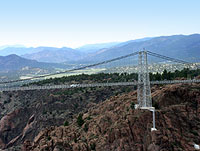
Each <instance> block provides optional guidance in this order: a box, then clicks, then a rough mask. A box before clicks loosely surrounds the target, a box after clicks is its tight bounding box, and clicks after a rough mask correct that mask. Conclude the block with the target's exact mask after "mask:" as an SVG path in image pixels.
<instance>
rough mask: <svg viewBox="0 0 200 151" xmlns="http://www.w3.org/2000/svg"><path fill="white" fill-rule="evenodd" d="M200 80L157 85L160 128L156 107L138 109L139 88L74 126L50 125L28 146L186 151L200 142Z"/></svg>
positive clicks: (30, 150) (29, 149)
mask: <svg viewBox="0 0 200 151" xmlns="http://www.w3.org/2000/svg"><path fill="white" fill-rule="evenodd" d="M199 89H200V85H197V84H193V85H172V86H165V87H163V88H162V87H157V88H155V89H153V90H152V91H153V94H152V96H153V101H154V104H157V105H156V106H157V110H156V128H157V129H158V131H153V132H151V127H152V113H151V112H150V111H148V110H135V109H134V108H133V103H136V92H131V93H129V94H124V95H119V96H115V97H111V98H110V99H109V100H107V101H105V102H102V103H100V104H98V105H97V106H96V107H95V108H94V107H93V108H91V109H89V110H88V112H86V113H84V114H83V120H84V124H83V125H82V126H81V127H79V126H78V125H77V121H76V120H77V119H74V121H73V122H72V123H71V124H70V125H69V126H59V127H50V128H47V129H45V130H43V131H41V132H40V134H39V135H38V136H37V137H36V138H35V139H34V141H33V142H31V143H30V142H29V141H27V143H24V145H23V150H24V151H39V150H49V151H58V150H64V151H70V150H73V151H90V150H96V151H171V150H174V151H181V150H187V151H192V150H194V146H193V144H194V143H196V144H200V116H199V113H200V91H199Z"/></svg>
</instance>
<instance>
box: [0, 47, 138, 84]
mask: <svg viewBox="0 0 200 151" xmlns="http://www.w3.org/2000/svg"><path fill="white" fill-rule="evenodd" d="M138 53H139V52H138V51H137V52H134V53H131V54H128V55H125V56H121V57H117V58H114V59H110V60H106V61H102V62H99V63H95V64H91V65H86V66H83V67H78V68H74V69H69V70H66V71H62V72H58V73H51V74H46V75H40V76H35V77H31V78H26V79H18V80H10V81H1V82H0V84H9V83H15V82H23V81H28V80H34V79H40V78H45V77H49V76H54V75H59V74H64V73H69V72H73V71H78V70H83V69H86V68H91V67H95V66H99V65H103V64H107V63H110V62H114V61H117V60H121V59H124V58H128V57H131V56H135V55H137V54H138Z"/></svg>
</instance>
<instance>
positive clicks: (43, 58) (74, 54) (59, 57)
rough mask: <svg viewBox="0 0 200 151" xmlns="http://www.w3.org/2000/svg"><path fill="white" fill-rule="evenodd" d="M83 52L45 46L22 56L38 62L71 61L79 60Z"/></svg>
mask: <svg viewBox="0 0 200 151" xmlns="http://www.w3.org/2000/svg"><path fill="white" fill-rule="evenodd" d="M82 55H83V53H82V52H80V51H77V50H75V49H72V48H67V47H63V48H54V49H52V48H46V49H43V50H42V51H39V52H34V53H31V54H24V55H22V57H24V58H27V59H33V60H37V61H40V62H49V63H50V62H53V63H62V62H71V61H76V60H79V59H80V58H81V57H82Z"/></svg>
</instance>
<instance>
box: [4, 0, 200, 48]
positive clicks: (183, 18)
mask: <svg viewBox="0 0 200 151" xmlns="http://www.w3.org/2000/svg"><path fill="white" fill-rule="evenodd" d="M193 33H200V0H0V46H1V45H7V44H9V45H10V44H22V45H25V46H35V47H36V46H55V47H62V46H69V47H78V46H80V45H83V44H89V43H102V42H113V41H127V40H130V39H137V38H143V37H152V36H160V35H173V34H193Z"/></svg>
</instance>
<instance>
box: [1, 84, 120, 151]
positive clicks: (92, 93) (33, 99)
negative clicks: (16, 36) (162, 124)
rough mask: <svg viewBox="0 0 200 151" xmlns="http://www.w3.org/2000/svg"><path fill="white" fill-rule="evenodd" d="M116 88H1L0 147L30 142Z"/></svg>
mask: <svg viewBox="0 0 200 151" xmlns="http://www.w3.org/2000/svg"><path fill="white" fill-rule="evenodd" d="M116 92H117V93H118V92H119V93H122V91H121V88H120V87H117V88H108V87H107V88H87V89H70V90H69V89H64V90H48V91H47V90H41V91H17V92H4V93H2V92H1V93H0V150H1V149H3V148H11V147H13V146H17V145H21V144H22V143H23V142H24V141H26V140H29V141H30V142H32V141H33V139H34V138H35V136H37V135H38V134H39V132H40V131H41V130H42V129H44V128H46V127H50V126H60V125H63V124H64V122H65V121H68V122H70V121H71V120H72V119H73V116H74V115H75V114H77V113H79V112H80V111H83V110H87V109H88V108H89V107H93V106H94V105H95V104H96V103H98V102H101V101H104V100H105V99H106V98H108V97H110V96H112V95H114V94H115V93H116ZM26 142H27V141H26ZM13 150H14V149H11V151H13ZM20 150H21V149H20Z"/></svg>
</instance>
